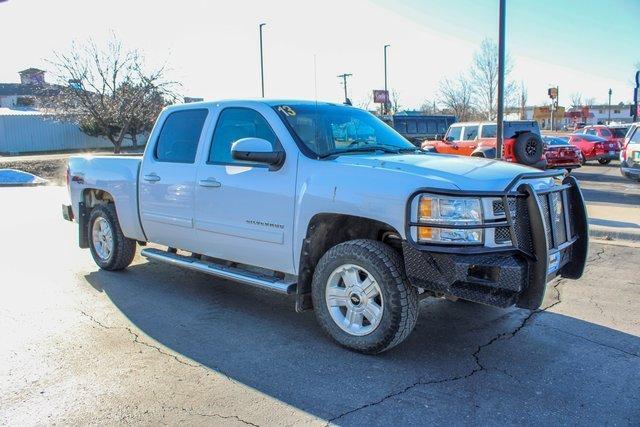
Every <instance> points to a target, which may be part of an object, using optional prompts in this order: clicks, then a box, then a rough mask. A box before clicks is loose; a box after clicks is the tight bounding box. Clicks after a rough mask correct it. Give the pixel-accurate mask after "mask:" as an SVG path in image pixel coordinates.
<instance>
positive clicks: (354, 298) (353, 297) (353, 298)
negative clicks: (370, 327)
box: [349, 294, 362, 305]
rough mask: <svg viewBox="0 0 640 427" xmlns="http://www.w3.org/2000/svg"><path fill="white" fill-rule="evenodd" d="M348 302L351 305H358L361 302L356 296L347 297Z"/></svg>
mask: <svg viewBox="0 0 640 427" xmlns="http://www.w3.org/2000/svg"><path fill="white" fill-rule="evenodd" d="M349 300H350V301H351V304H353V305H360V302H362V300H361V299H360V296H359V295H358V294H351V296H349Z"/></svg>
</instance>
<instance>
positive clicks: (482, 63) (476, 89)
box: [470, 39, 517, 120]
mask: <svg viewBox="0 0 640 427" xmlns="http://www.w3.org/2000/svg"><path fill="white" fill-rule="evenodd" d="M512 68H513V65H512V60H511V57H510V56H509V55H506V61H505V81H506V83H505V104H507V105H515V103H516V100H517V88H516V85H515V83H514V82H512V81H508V76H509V73H511V70H512ZM470 77H471V82H472V85H473V86H472V87H473V95H474V104H475V105H476V107H477V109H478V111H479V113H481V114H482V115H484V116H485V118H486V119H487V120H495V118H496V112H497V106H498V46H497V45H496V42H495V41H493V40H491V39H484V40H483V41H482V43H481V44H480V50H478V51H477V52H476V53H475V54H474V56H473V62H472V64H471V72H470Z"/></svg>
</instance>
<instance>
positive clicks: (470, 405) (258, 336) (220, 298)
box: [86, 263, 640, 425]
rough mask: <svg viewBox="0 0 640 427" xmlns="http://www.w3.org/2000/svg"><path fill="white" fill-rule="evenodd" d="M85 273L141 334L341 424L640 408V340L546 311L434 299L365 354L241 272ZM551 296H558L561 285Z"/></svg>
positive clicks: (625, 416) (157, 269) (524, 417)
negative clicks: (238, 276) (230, 275)
mask: <svg viewBox="0 0 640 427" xmlns="http://www.w3.org/2000/svg"><path fill="white" fill-rule="evenodd" d="M86 279H87V281H88V282H89V283H90V284H91V285H92V286H93V287H94V288H95V289H97V290H99V291H102V292H104V293H105V294H106V295H107V296H108V297H109V298H110V300H111V301H112V302H113V304H114V305H115V307H117V308H118V309H119V310H120V311H121V312H122V314H123V315H124V316H126V317H127V318H128V320H129V321H130V322H131V323H132V324H133V325H135V327H136V328H139V329H140V330H141V331H143V332H144V334H146V335H147V336H148V337H149V338H148V337H143V336H140V339H141V340H144V341H146V342H149V343H153V342H152V341H151V339H152V340H155V341H157V342H158V343H160V344H161V345H163V346H166V347H168V348H169V349H171V350H172V351H174V352H176V353H178V354H179V355H181V356H183V357H186V358H189V359H191V360H193V361H195V362H197V363H198V364H201V365H202V366H203V367H204V368H208V369H211V370H213V371H217V372H220V373H222V374H224V375H226V376H228V377H230V378H231V379H233V380H234V381H237V382H239V383H242V384H245V385H247V386H249V387H251V388H253V389H256V390H258V391H260V392H262V393H264V394H266V395H269V396H271V397H273V398H275V399H278V400H280V401H283V402H285V403H287V404H289V405H291V406H293V407H295V408H298V409H300V410H303V411H306V412H308V413H310V414H312V415H314V416H316V417H318V418H320V419H323V420H327V421H332V422H335V423H336V424H346V425H354V424H365V423H366V424H371V423H373V424H395V425H397V424H400V425H402V424H407V423H420V424H423V423H425V422H427V420H428V422H436V423H451V422H452V421H455V420H457V421H456V423H464V422H465V421H464V420H466V422H467V423H481V424H484V423H487V424H489V423H496V421H498V422H499V423H500V424H506V423H514V424H515V423H522V422H525V423H527V424H533V423H536V422H543V421H544V422H546V423H549V422H551V423H567V421H570V422H571V423H579V424H582V423H585V424H586V423H600V422H603V421H608V422H613V423H631V420H632V419H635V420H637V417H638V415H640V409H639V408H640V404H638V396H639V395H640V386H639V384H640V339H639V338H638V337H635V336H633V335H629V334H626V333H622V332H619V331H616V330H613V329H610V328H606V327H603V326H600V325H597V324H594V323H589V322H586V321H583V320H579V319H576V318H572V317H568V316H564V315H560V314H556V313H552V312H544V311H541V312H530V311H527V310H519V309H509V310H502V309H497V308H492V307H487V306H482V305H477V304H472V303H467V302H461V301H459V302H450V301H446V300H435V299H428V300H424V301H423V302H422V303H421V312H420V317H419V321H418V325H417V327H416V329H415V331H414V333H413V334H412V335H411V336H410V337H409V338H408V339H407V341H405V342H404V343H403V344H401V345H400V346H398V347H396V348H394V349H392V350H390V351H388V352H386V353H383V354H381V355H378V356H365V355H361V354H358V353H354V352H351V351H348V350H345V349H343V348H340V347H338V346H336V345H335V344H334V343H333V342H332V341H330V340H329V339H328V338H327V337H326V336H325V335H324V334H323V333H322V331H321V329H320V327H319V326H318V325H317V324H316V322H315V318H314V315H313V312H307V313H303V314H296V313H295V312H294V310H293V301H292V300H290V299H287V298H283V297H282V296H280V295H275V294H271V293H268V292H265V291H261V290H257V289H253V288H251V287H247V286H244V285H240V284H237V283H233V282H227V281H221V280H217V279H214V278H212V277H209V276H206V275H204V274H199V273H195V272H190V271H185V270H180V269H176V268H173V267H170V266H165V265H161V264H155V263H142V264H136V265H133V266H131V267H130V268H129V269H128V270H127V271H125V272H122V273H111V272H106V271H97V272H92V273H89V274H88V275H87V276H86ZM548 294H549V295H548V299H549V301H547V302H546V304H547V306H550V305H554V304H558V301H559V298H560V294H561V287H559V286H558V284H556V288H555V289H554V288H553V287H552V288H550V290H549V292H548ZM150 338H151V339H150ZM154 345H155V344H154ZM612 408H615V409H612ZM631 417H634V418H631Z"/></svg>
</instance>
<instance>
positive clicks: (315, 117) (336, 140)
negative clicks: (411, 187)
mask: <svg viewBox="0 0 640 427" xmlns="http://www.w3.org/2000/svg"><path fill="white" fill-rule="evenodd" d="M274 109H275V110H276V112H277V113H278V115H279V116H280V117H281V118H282V120H284V121H285V122H286V123H287V124H288V125H289V127H290V129H291V130H292V131H293V133H294V134H295V135H294V136H295V137H297V138H298V139H299V140H300V142H302V143H303V144H304V145H305V146H306V147H307V148H308V149H309V150H310V151H311V152H313V154H314V155H315V156H316V157H318V158H323V157H327V156H331V155H334V154H335V155H338V154H344V153H357V152H367V151H380V152H384V153H405V152H406V153H409V152H417V151H419V149H418V148H416V147H415V146H414V145H413V144H411V143H410V142H409V141H407V140H406V139H405V138H404V137H402V136H401V135H400V134H399V133H398V132H396V131H395V130H394V129H393V128H391V127H390V126H388V125H387V124H385V123H384V122H383V121H381V120H380V119H378V118H376V117H375V116H374V115H373V114H371V113H368V112H366V111H363V110H359V109H357V108H353V107H345V106H341V105H330V104H329V105H327V104H320V105H317V106H316V105H314V104H295V103H292V104H287V105H277V106H275V107H274Z"/></svg>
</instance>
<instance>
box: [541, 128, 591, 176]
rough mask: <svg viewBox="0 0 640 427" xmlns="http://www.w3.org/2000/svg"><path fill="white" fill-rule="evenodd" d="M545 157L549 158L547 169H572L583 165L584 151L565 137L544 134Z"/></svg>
mask: <svg viewBox="0 0 640 427" xmlns="http://www.w3.org/2000/svg"><path fill="white" fill-rule="evenodd" d="M542 140H543V141H544V157H545V158H546V159H547V169H566V170H568V171H569V172H571V170H572V169H576V168H579V167H580V166H581V165H582V151H581V150H580V149H579V148H578V147H574V146H573V145H571V144H569V141H567V139H564V138H558V137H553V136H543V137H542Z"/></svg>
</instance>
